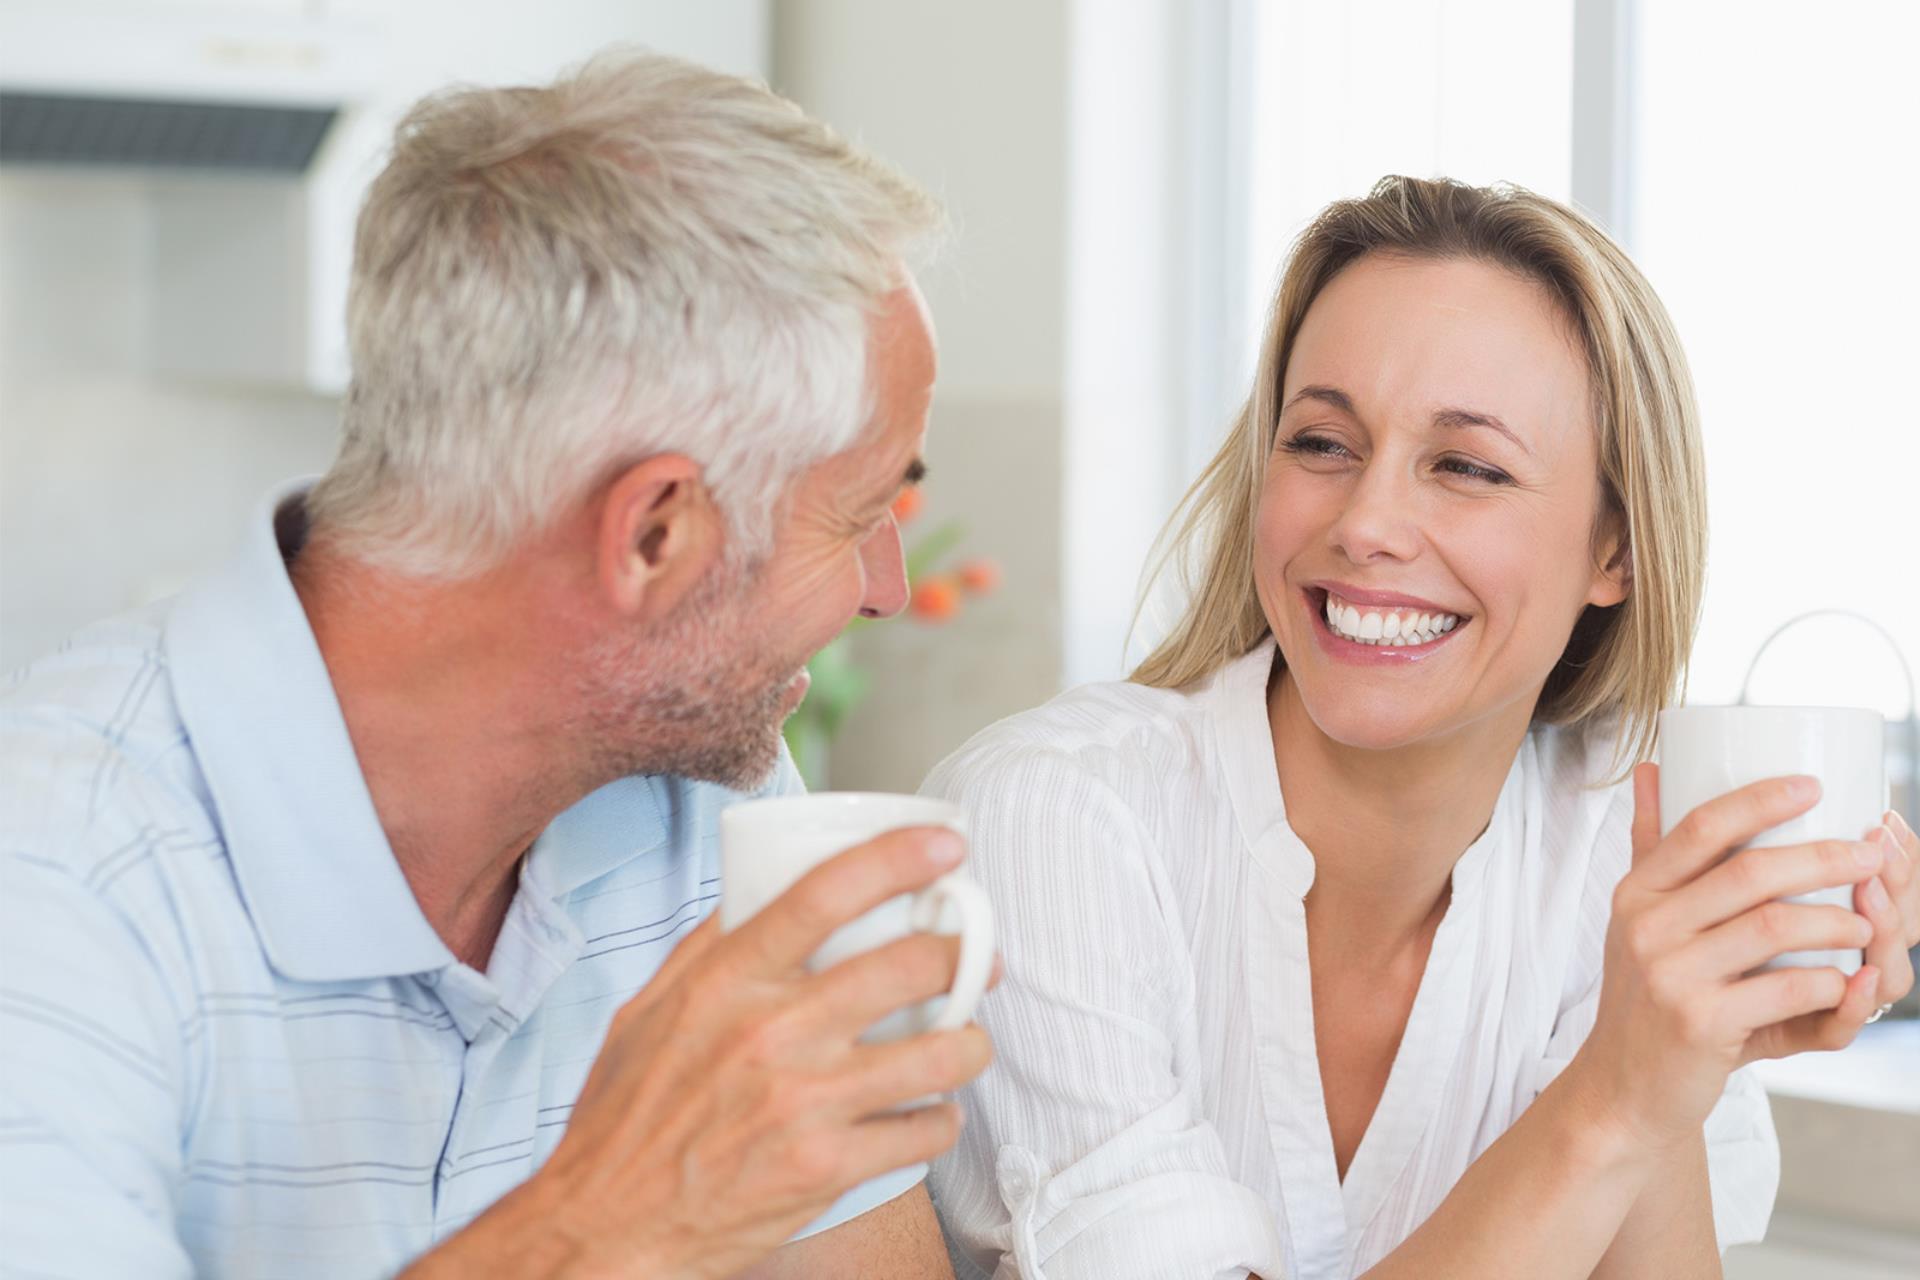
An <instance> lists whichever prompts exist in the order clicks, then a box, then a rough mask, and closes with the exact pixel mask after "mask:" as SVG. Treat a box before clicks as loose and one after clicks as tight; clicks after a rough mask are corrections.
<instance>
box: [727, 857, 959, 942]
mask: <svg viewBox="0 0 1920 1280" xmlns="http://www.w3.org/2000/svg"><path fill="white" fill-rule="evenodd" d="M965 857H966V842H965V841H964V840H962V839H961V837H960V835H959V833H957V832H955V831H952V830H950V829H949V828H946V827H903V828H901V829H900V830H898V831H889V832H887V833H886V834H885V835H883V836H880V837H878V838H876V839H873V840H869V841H867V842H866V843H865V844H861V845H855V846H854V847H853V848H851V849H848V850H847V851H846V852H844V853H841V854H837V855H835V856H834V857H832V858H829V859H828V860H827V861H825V862H823V863H821V864H820V865H819V866H817V867H815V868H814V869H813V870H811V871H809V872H808V873H807V874H806V875H804V876H802V877H801V878H800V879H799V880H798V881H797V882H795V883H794V885H793V886H792V887H791V888H789V889H788V890H787V891H786V892H785V893H783V894H781V895H780V896H779V897H778V898H776V899H774V900H773V901H772V902H771V903H769V904H768V905H767V906H766V907H765V908H763V909H762V910H761V911H760V913H759V914H758V915H756V916H754V917H753V919H751V920H749V921H747V922H746V923H745V924H743V925H741V926H740V927H739V928H738V929H736V930H734V937H735V938H737V939H738V942H737V945H738V946H739V947H740V948H741V949H742V951H743V952H744V953H746V954H747V955H748V956H750V957H751V961H750V962H751V963H754V964H756V965H758V966H760V967H761V968H762V969H763V970H764V971H772V972H780V971H784V970H787V969H791V968H793V967H794V966H796V965H798V964H801V963H802V962H804V961H805V960H806V958H807V957H808V956H810V955H812V954H813V953H814V952H815V951H818V950H819V949H820V944H821V943H823V942H825V941H826V940H827V938H828V936H829V935H831V934H832V933H833V931H834V930H835V929H838V928H839V927H840V926H841V925H843V924H846V923H847V922H848V921H850V920H852V919H854V918H855V917H856V916H860V915H864V914H865V913H866V912H868V911H870V910H872V909H873V908H874V907H877V906H879V905H880V904H881V903H883V902H885V901H886V900H887V899H889V898H893V897H897V896H899V895H900V894H903V893H907V892H910V891H912V890H914V889H918V888H921V887H922V886H924V885H927V884H930V883H931V882H932V881H934V880H935V879H937V878H939V877H940V876H942V875H945V874H946V873H947V872H949V871H951V870H953V869H954V868H955V867H957V866H959V865H960V862H961V860H962V859H963V858H965Z"/></svg>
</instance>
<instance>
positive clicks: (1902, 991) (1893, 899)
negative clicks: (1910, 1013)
mask: <svg viewBox="0 0 1920 1280" xmlns="http://www.w3.org/2000/svg"><path fill="white" fill-rule="evenodd" d="M1877 836H1878V839H1879V841H1880V847H1881V849H1882V851H1883V853H1884V858H1885V860H1884V861H1883V862H1882V863H1881V866H1880V874H1879V875H1877V876H1875V877H1873V878H1872V879H1870V880H1863V881H1861V882H1860V887H1859V888H1857V889H1855V890H1854V894H1853V907H1854V910H1856V911H1858V912H1859V913H1860V914H1861V915H1863V916H1865V917H1866V918H1867V919H1868V920H1869V921H1870V922H1871V923H1872V925H1873V941H1872V942H1869V943H1868V944H1867V958H1866V962H1867V963H1868V964H1870V965H1872V966H1874V967H1875V968H1876V969H1878V970H1880V989H1879V990H1878V991H1876V992H1875V993H1874V1001H1875V1003H1876V1004H1877V1005H1888V1004H1892V1003H1893V1002H1894V1001H1895V1000H1898V999H1900V997H1902V996H1904V995H1906V994H1907V992H1909V991H1911V990H1913V957H1912V956H1911V955H1909V954H1908V953H1909V952H1910V951H1912V950H1913V948H1914V947H1916V946H1920V874H1916V873H1915V868H1916V866H1920V836H1916V835H1914V833H1913V828H1912V827H1910V826H1908V825H1907V823H1906V820H1905V819H1904V818H1902V817H1901V816H1900V815H1899V814H1897V813H1895V812H1893V811H1892V810H1891V809H1889V810H1888V811H1887V816H1886V818H1885V819H1884V820H1883V824H1882V826H1881V828H1880V830H1879V832H1878V833H1877Z"/></svg>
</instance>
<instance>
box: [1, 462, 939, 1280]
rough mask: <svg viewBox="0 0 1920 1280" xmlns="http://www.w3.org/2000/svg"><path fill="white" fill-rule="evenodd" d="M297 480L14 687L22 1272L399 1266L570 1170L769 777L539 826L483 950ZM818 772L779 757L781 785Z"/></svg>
mask: <svg viewBox="0 0 1920 1280" xmlns="http://www.w3.org/2000/svg"><path fill="white" fill-rule="evenodd" d="M297 495H298V491H297V490H295V491H293V492H291V493H287V494H283V495H278V496H280V497H285V498H288V499H289V500H290V501H293V502H297ZM275 505H276V504H274V503H269V504H268V506H267V507H266V508H265V509H263V510H262V512H261V513H260V515H259V516H258V518H257V520H256V522H255V527H254V528H253V530H252V531H251V535H250V538H249V541H248V544H247V546H246V548H245V550H244V554H243V555H242V556H241V557H240V558H239V560H238V561H237V562H236V563H235V564H234V565H233V566H232V568H230V569H229V570H228V571H226V572H225V573H223V574H221V575H219V576H218V577H216V578H213V579H211V580H209V581H208V582H206V583H205V584H203V585H201V586H199V587H197V588H195V589H193V590H191V591H189V592H188V593H186V594H185V595H183V596H181V597H179V598H177V599H175V600H172V601H167V602H163V603H161V604H158V605H155V606H153V607H152V608H149V609H146V610H144V611H141V612H139V613H137V614H133V615H130V616H128V617H124V618H120V619H116V620H114V621H110V622H105V623H101V624H99V625H97V626H94V627H92V628H90V629H88V630H86V631H84V632H82V633H81V634H80V635H78V636H76V637H75V638H74V639H73V640H72V641H70V642H69V643H68V644H67V645H66V646H65V647H64V648H62V649H61V651H60V652H59V653H57V654H55V655H53V656H51V657H48V658H46V659H44V660H42V661H40V662H38V663H35V664H34V665H32V666H30V667H28V668H27V669H25V670H24V671H22V672H20V673H18V674H17V675H15V676H13V677H11V678H10V679H9V681H8V682H6V685H5V687H4V688H0V1275H22V1276H63V1277H80V1276H85V1277H96V1276H97V1277H115V1278H121V1277H140V1278H141V1280H166V1278H171V1277H189V1276H197V1277H200V1280H215V1278H216V1277H235V1278H236V1280H237V1278H239V1277H246V1278H247V1280H265V1278H267V1277H327V1278H328V1280H341V1278H344V1277H360V1276H384V1275H391V1274H393V1273H394V1272H395V1271H397V1270H399V1269H400V1268H401V1267H403V1266H404V1265H405V1264H406V1263H407V1262H408V1261H410V1260H411V1259H413V1258H414V1257H415V1256H417V1255H418V1254H420V1253H423V1252H425V1251H426V1250H427V1249H428V1248H430V1247H431V1246H432V1245H434V1244H435V1243H437V1242H438V1241H441V1240H444V1239H445V1238H446V1237H448V1236H450V1235H452V1234H454V1233H455V1232H457V1231H459V1230H460V1229H461V1228H462V1227H464V1226H465V1225H466V1224H467V1223H469V1222H471V1221H472V1220H473V1219H474V1218H475V1217H476V1216H478V1215H479V1214H480V1213H481V1212H482V1211H483V1210H484V1209H486V1208H487V1206H488V1205H490V1204H492V1203H493V1202H494V1201H495V1200H496V1199H498V1198H499V1197H500V1196H501V1195H502V1194H503V1193H505V1192H506V1191H508V1190H509V1189H510V1188H512V1187H514V1186H515V1185H517V1184H518V1183H520V1182H522V1181H523V1180H525V1179H526V1178H527V1177H528V1176H529V1175H530V1174H532V1173H533V1171H534V1170H535V1169H537V1168H538V1167H539V1166H540V1163H541V1162H542V1161H543V1160H544V1159H545V1158H546V1157H547V1155H548V1154H549V1153H551V1152H552V1150H553V1148H554V1146H555V1144H556V1143H557V1142H558V1141H559V1139H560V1135H561V1134H562V1132H564V1131H565V1128H566V1126H567V1123H568V1117H569V1115H570V1113H571V1111H572V1107H573V1103H574V1099H575V1098H576V1096H577V1095H578V1093H579V1090H580V1086H581V1084H582V1082H583V1081H584V1080H585V1078H586V1073H587V1069H588V1067H589V1066H591V1065H592V1062H593V1059H594V1056H595V1054H596V1053H597V1052H598V1051H599V1048H600V1043H601V1040H602V1039H603V1037H604V1036H605V1034H606V1031H607V1026H608V1023H609V1020H610V1019H611V1018H612V1016H613V1013H614V1011H615V1010H616V1009H617V1008H619V1006H620V1005H621V1004H622V1003H624V1002H625V1001H626V1000H627V999H628V998H629V997H630V996H632V995H633V994H634V993H635V992H636V991H638V990H639V989H640V988H641V987H643V986H645V985H646V983H647V981H648V979H649V978H650V977H652V975H653V973H654V971H655V970H656V969H657V968H658V967H659V965H660V963H661V961H662V960H664V959H665V958H666V956H667V954H668V952H669V951H670V950H671V949H672V947H673V945H674V943H675V941H676V940H677V939H679V938H680V937H682V936H683V935H684V934H685V933H686V932H687V931H688V930H690V929H691V928H692V927H693V926H694V925H695V924H696V923H698V922H699V921H700V920H701V919H702V918H703V917H704V916H705V915H706V914H707V913H708V912H709V911H711V910H713V908H714V905H715V902H716V900H717V896H718V893H719V875H720V872H719V862H718V856H717V848H716V841H715V835H716V823H715V815H716V814H717V813H718V811H719V810H720V809H721V808H722V807H724V806H725V805H726V804H728V803H729V802H730V801H733V800H736V799H738V798H739V797H738V796H737V795H736V794H735V793H733V792H730V791H727V790H724V789H722V788H719V787H714V786H709V785H706V784H702V783H694V782H688V781H685V780H683V779H679V778H665V777H633V778H627V779H623V780H622V781H619V782H616V783H613V784H611V785H609V786H607V787H604V788H602V789H601V790H599V791H596V792H595V793H593V794H592V795H590V796H588V797H587V798H586V799H584V800H582V801H581V802H580V803H578V804H576V805H575V806H574V807H573V808H571V809H569V810H567V811H566V812H565V813H563V814H561V815H560V816H559V817H558V818H556V819H555V820H554V822H553V824H552V825H551V826H549V827H548V828H547V830H546V831H545V832H544V833H543V834H542V835H541V836H540V838H539V840H538V841H537V842H536V843H535V844H534V846H533V848H532V849H531V851H530V852H529V854H528V856H527V857H526V858H525V859H524V860H523V861H522V864H521V872H520V885H519V892H518V894H517V895H516V896H515V898H514V900H513V905H512V908H511V910H510V911H509V913H508V916H507V920H506V924H505V926H504V927H503V929H502V930H501V933H500V939H499V942H498V943H497V944H496V946H495V949H494V954H493V957H492V959H491V961H490V963H489V965H488V969H487V972H486V973H484V974H482V973H479V972H477V971H475V970H474V969H472V968H470V967H468V966H467V965H464V964H461V963H459V962H458V961H456V960H455V959H454V958H453V956H452V954H451V953H450V952H449V951H448V950H447V948H446V946H445V945H444V944H443V943H442V942H441V940H440V938H439V936H438V935H437V934H435V933H434V931H433V929H432V927H431V926H430V925H429V924H428V923H427V921H426V919H425V917H424V916H422V915H421V913H420V909H419V906H418V905H417V904H416V902H415V901H414V898H413V894H412V892H411V891H410V890H409V889H408V887H407V883H406V880H405V878H404V877H403V876H402V875H401V872H400V869H399V867H398V865H397V864H396V863H395V861H394V858H393V853H392V851H391V849H390V848H389V847H388V844H387V840H386V836H385V834H384V833H383V832H382V830H381V827H380V824H379V821H378V819H377V818H376V816H375V813H374V809H373V803H372V800H371V799H370V797H369V795H368V791H367V787H366V783H365V781H364V779H363V778H362V777H361V774H360V770H359V767H358V764H357V762H356V760H355V758H354V754H353V748H352V745H351V743H350V741H349V739H348V736H347V729H346V724H345V721H344V720H343V718H342V716H341V713H340V708H339V704H338V703H337V702H336V700H335V698H334V694H333V687H332V685H331V684H330V683H329V681H328V679H327V672H326V667H325V665H324V663H323V662H322V659H321V656H320V652H319V648H318V646H317V645H316V644H315V642H314V639H313V634H312V632H311V631H310V630H309V628H308V626H307V620H306V615H305V613H304V612H303V610H302V608H301V605H300V601H299V598H298V597H297V596H296V595H295V594H294V591H293V588H292V585H291V584H290V583H289V581H288V579H287V572H286V564H285V559H284V555H283V549H282V546H281V544H280V541H279V540H278V538H276V535H275V529H274V524H275V522H274V518H273V512H274V510H275ZM289 523H290V524H292V525H295V526H297V525H298V523H299V522H298V520H297V519H295V520H293V521H291V522H288V521H283V522H282V524H283V527H285V526H286V525H288V524H289ZM798 788H799V782H798V779H797V778H796V777H795V775H794V773H793V770H792V766H791V765H790V764H787V763H783V764H782V767H781V772H780V773H779V774H778V775H777V776H776V778H775V780H774V781H773V782H772V783H771V784H770V785H769V787H768V788H767V790H768V791H788V790H797V789H798ZM924 1172H925V1170H924V1167H915V1168H912V1169H907V1170H903V1171H901V1172H900V1173H897V1174H895V1175H892V1176H890V1177H888V1178H886V1179H883V1180H881V1181H879V1182H876V1183H870V1184H868V1185H867V1186H864V1187H862V1188H860V1189H859V1190H858V1191H856V1192H854V1193H853V1194H851V1195H849V1196H847V1197H846V1198H844V1199H843V1200H841V1201H840V1203H838V1204H837V1205H835V1206H834V1208H833V1210H832V1211H831V1212H830V1213H828V1214H827V1215H826V1216H825V1217H823V1218H822V1219H821V1220H820V1221H818V1222H816V1223H814V1224H812V1225H811V1226H810V1227H809V1228H808V1233H810V1232H813V1231H819V1230H823V1229H825V1228H827V1227H829V1226H833V1225H837V1224H838V1223H841V1222H844V1221H846V1220H848V1219H850V1218H852V1217H854V1216H856V1215H857V1214H859V1213H862V1212H865V1211H866V1210H867V1209H870V1208H873V1207H874V1206H876V1205H878V1204H881V1203H883V1202H885V1201H886V1200H889V1199H891V1198H893V1197H894V1196H896V1195H898V1194H900V1193H902V1192H904V1191H906V1190H907V1189H909V1188H910V1187H912V1186H913V1185H914V1184H915V1183H916V1182H917V1181H919V1179H920V1177H921V1176H922V1175H923V1174H924ZM803 1234H806V1233H803Z"/></svg>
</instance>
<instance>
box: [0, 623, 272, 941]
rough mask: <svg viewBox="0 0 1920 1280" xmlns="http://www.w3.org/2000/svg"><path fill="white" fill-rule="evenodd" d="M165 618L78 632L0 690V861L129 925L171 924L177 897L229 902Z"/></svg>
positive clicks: (228, 880) (233, 894)
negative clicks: (98, 904) (177, 699)
mask: <svg viewBox="0 0 1920 1280" xmlns="http://www.w3.org/2000/svg"><path fill="white" fill-rule="evenodd" d="M165 612H166V607H165V605H159V606H154V607H151V608H148V609H144V610H141V611H139V612H137V613H132V614H128V615H124V616H122V617H118V618H113V619H109V620H107V621H105V622H101V623H96V624H94V625H92V626H90V627H87V628H86V629H84V630H82V631H80V632H78V633H76V634H75V635H74V636H73V638H72V639H71V640H69V641H68V642H67V643H66V644H64V645H62V646H61V647H60V648H59V649H58V650H57V651H55V652H54V653H51V654H48V655H47V656H45V657H43V658H41V659H38V660H37V661H35V662H33V663H31V664H29V665H28V666H27V667H25V668H23V669H21V670H19V671H17V672H15V673H14V674H13V675H12V676H10V677H9V678H8V679H7V682H6V687H5V688H4V689H0V856H4V857H5V858H7V859H8V860H9V862H10V863H11V862H13V861H16V860H19V859H26V860H28V861H29V862H31V864H32V865H33V867H34V868H35V870H36V872H37V873H38V874H42V875H52V876H54V877H56V878H57V879H59V880H60V881H63V882H65V883H68V884H69V885H70V886H71V890H72V892H74V893H76V894H81V895H85V896H88V897H94V898H98V899H101V900H103V901H104V902H105V903H107V904H109V905H110V906H111V907H112V908H113V909H114V910H116V911H117V912H119V913H121V914H123V915H125V916H126V917H127V918H129V919H130V920H133V921H135V922H139V921H142V920H144V919H147V918H148V917H156V918H159V917H164V918H169V919H171V918H172V917H173V916H174V914H175V913H176V912H177V911H178V910H179V909H180V908H181V906H182V901H183V897H184V896H186V895H188V894H191V895H192V896H194V897H196V898H199V897H204V896H205V894H206V893H207V892H209V891H211V892H214V893H216V894H218V895H219V896H220V897H221V898H223V899H231V900H232V901H233V902H234V903H235V904H236V905H237V902H238V899H237V890H236V889H235V887H234V884H233V881H232V877H231V873H230V870H229V868H228V867H227V865H226V858H225V846H224V844H223V843H222V840H221V837H220V829H219V823H218V821H217V820H216V817H215V815H214V812H213V809H212V804H211V801H210V799H209V798H208V796H207V793H206V788H205V782H204V779H202V778H201V776H200V773H199V770H198V767H197V764H196V763H195V760H194V757H193V751H192V744H191V742H190V741H189V739H188V736H187V733H186V730H185V728H184V727H183V726H182V724H181V721H180V716H179V713H178V710H177V708H176V707H175V704H174V700H173V689H172V682H171V678H170V673H169V671H168V667H167V660H166V655H165V648H164V644H163V636H164V620H165ZM19 870H20V869H19V868H18V867H15V868H14V872H16V873H18V872H19ZM189 881H190V882H192V883H191V884H189V883H188V882H189Z"/></svg>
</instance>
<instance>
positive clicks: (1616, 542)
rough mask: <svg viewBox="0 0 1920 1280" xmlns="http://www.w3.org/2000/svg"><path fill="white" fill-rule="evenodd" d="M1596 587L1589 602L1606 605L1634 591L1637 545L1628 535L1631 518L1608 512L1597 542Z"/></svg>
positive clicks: (1623, 598)
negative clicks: (1628, 521)
mask: <svg viewBox="0 0 1920 1280" xmlns="http://www.w3.org/2000/svg"><path fill="white" fill-rule="evenodd" d="M1594 548H1595V552H1596V554H1595V556H1594V573H1593V588H1592V590H1591V591H1590V592H1589V594H1588V596H1587V603H1588V604H1593V605H1599V606H1601V607H1602V608H1605V607H1607V606H1609V605H1616V604H1619V603H1620V602H1621V601H1623V600H1625V599H1626V598H1627V596H1628V595H1630V594H1631V593H1632V591H1633V544H1632V543H1631V541H1630V540H1629V539H1628V537H1627V517H1626V515H1625V514H1624V513H1622V512H1619V511H1610V512H1608V513H1607V516H1606V519H1605V522H1604V523H1603V524H1602V525H1601V528H1600V537H1599V539H1598V540H1597V541H1596V542H1595V544H1594Z"/></svg>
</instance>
